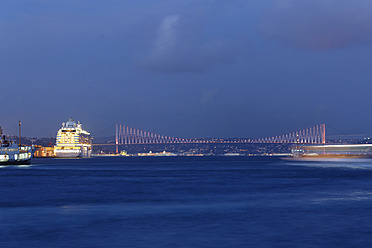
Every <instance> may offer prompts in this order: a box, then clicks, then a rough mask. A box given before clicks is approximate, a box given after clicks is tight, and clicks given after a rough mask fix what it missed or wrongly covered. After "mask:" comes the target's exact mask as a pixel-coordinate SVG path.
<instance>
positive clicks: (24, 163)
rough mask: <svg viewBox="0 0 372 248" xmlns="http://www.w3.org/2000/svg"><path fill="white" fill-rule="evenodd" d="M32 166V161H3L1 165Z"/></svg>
mask: <svg viewBox="0 0 372 248" xmlns="http://www.w3.org/2000/svg"><path fill="white" fill-rule="evenodd" d="M29 164H31V159H25V160H19V161H14V160H13V161H11V160H8V161H1V162H0V165H29Z"/></svg>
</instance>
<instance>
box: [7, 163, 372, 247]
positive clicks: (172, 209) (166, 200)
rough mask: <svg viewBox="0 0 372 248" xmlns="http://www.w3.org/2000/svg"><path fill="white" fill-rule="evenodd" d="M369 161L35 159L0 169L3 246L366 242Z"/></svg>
mask: <svg viewBox="0 0 372 248" xmlns="http://www.w3.org/2000/svg"><path fill="white" fill-rule="evenodd" d="M371 244H372V160H371V161H369V160H354V161H352V160H350V161H343V162H337V161H336V162H322V163H317V162H294V161H291V162H288V161H285V160H281V159H279V158H250V157H247V158H245V157H209V158H207V157H205V158H181V157H171V158H161V157H159V158H120V157H118V158H91V159H82V160H78V159H76V160H68V159H45V160H44V159H39V160H34V163H33V165H32V166H28V167H22V166H19V167H1V168H0V247H6V248H11V247H27V248H30V247H63V248H66V247H69V248H70V247H89V248H94V247H213V248H215V247H369V246H370V245H371Z"/></svg>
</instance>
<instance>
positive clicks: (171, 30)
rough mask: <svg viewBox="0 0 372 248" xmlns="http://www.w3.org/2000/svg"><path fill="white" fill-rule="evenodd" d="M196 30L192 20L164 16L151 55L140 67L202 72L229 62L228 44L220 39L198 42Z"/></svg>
mask: <svg viewBox="0 0 372 248" xmlns="http://www.w3.org/2000/svg"><path fill="white" fill-rule="evenodd" d="M190 23H191V24H190ZM197 30H198V28H197V27H196V26H195V25H194V23H192V21H191V22H187V21H185V20H184V19H182V18H181V17H180V16H179V15H170V16H167V17H165V18H164V19H163V21H162V22H161V24H160V27H159V29H158V32H157V36H156V38H155V41H154V44H153V48H152V50H151V52H150V53H149V55H147V56H146V57H145V58H144V59H142V60H141V61H140V66H141V67H143V68H145V69H146V70H148V71H152V72H158V73H202V72H205V71H206V70H208V69H210V68H211V67H214V66H216V65H218V64H220V63H226V62H230V61H232V59H233V57H234V55H235V53H234V51H233V49H232V48H231V44H228V42H225V41H221V40H212V41H208V42H202V41H200V40H199V39H198V31H197Z"/></svg>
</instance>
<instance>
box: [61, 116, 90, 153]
mask: <svg viewBox="0 0 372 248" xmlns="http://www.w3.org/2000/svg"><path fill="white" fill-rule="evenodd" d="M54 153H55V155H56V157H57V158H79V157H80V158H87V157H90V156H91V153H92V138H91V137H90V133H89V132H87V131H85V130H83V129H82V125H81V123H80V122H78V123H76V122H75V121H74V119H73V118H69V120H68V122H66V123H62V128H61V129H59V130H58V133H57V140H56V145H55V146H54Z"/></svg>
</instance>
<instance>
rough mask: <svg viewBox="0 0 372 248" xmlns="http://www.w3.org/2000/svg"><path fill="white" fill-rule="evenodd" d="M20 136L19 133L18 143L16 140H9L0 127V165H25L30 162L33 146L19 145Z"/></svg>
mask: <svg viewBox="0 0 372 248" xmlns="http://www.w3.org/2000/svg"><path fill="white" fill-rule="evenodd" d="M19 125H21V123H19ZM19 130H21V129H19ZM20 137H21V135H19V143H18V142H17V141H16V140H9V139H7V138H6V136H5V135H3V130H2V128H1V127H0V165H27V164H30V163H31V159H32V155H33V148H32V146H27V145H21V142H20V141H21V138H20Z"/></svg>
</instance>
